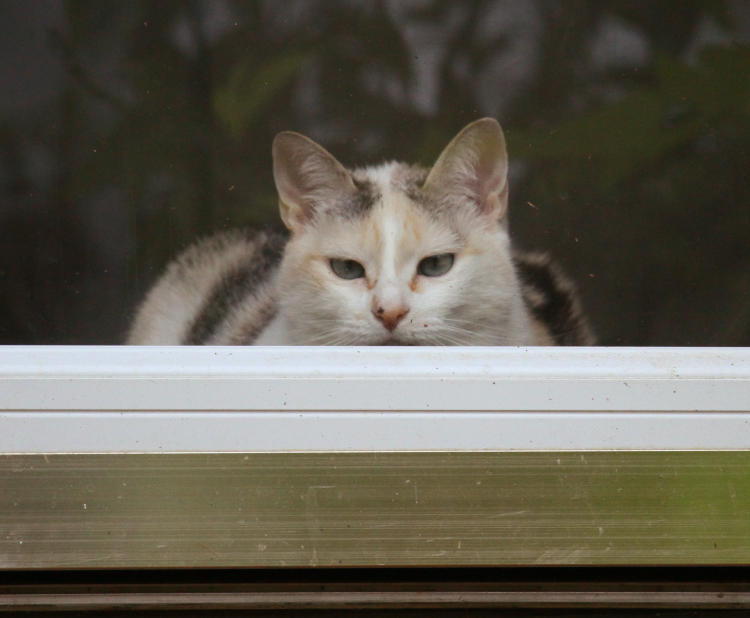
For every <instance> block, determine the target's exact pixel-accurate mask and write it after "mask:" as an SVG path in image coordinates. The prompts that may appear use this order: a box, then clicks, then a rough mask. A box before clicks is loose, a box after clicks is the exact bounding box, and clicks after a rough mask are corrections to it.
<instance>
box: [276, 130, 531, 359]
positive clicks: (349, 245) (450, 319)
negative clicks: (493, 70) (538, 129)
mask: <svg viewBox="0 0 750 618" xmlns="http://www.w3.org/2000/svg"><path fill="white" fill-rule="evenodd" d="M507 167H508V164H507V154H506V149H505V140H504V138H503V133H502V130H501V129H500V125H499V124H498V123H497V121H495V120H494V119H491V118H484V119H481V120H477V121H476V122H473V123H472V124H470V125H468V126H467V127H466V128H464V129H463V130H462V131H461V132H460V133H459V134H458V135H457V136H456V137H455V138H454V139H453V140H452V141H451V142H450V144H448V146H447V147H446V148H445V150H444V151H443V152H442V154H441V155H440V156H439V158H438V159H437V161H436V163H435V164H434V166H433V167H432V169H430V170H426V169H423V168H417V167H414V166H409V165H404V164H401V163H388V164H384V165H381V166H377V167H367V168H362V169H356V170H352V171H350V170H347V169H346V168H345V167H344V166H342V165H341V164H340V163H339V162H338V161H337V160H336V159H335V158H334V157H333V156H332V155H331V154H330V153H328V152H327V151H326V150H325V149H323V148H322V147H320V146H319V145H318V144H316V143H315V142H313V141H312V140H310V139H308V138H306V137H304V136H302V135H300V134H298V133H291V132H284V133H280V134H279V135H277V136H276V139H275V140H274V143H273V170H274V178H275V181H276V187H277V190H278V193H279V205H280V210H281V218H282V219H283V221H284V223H285V225H286V226H287V227H288V228H289V230H290V232H291V238H290V240H289V243H288V245H287V248H286V252H285V255H284V259H283V261H282V264H281V268H280V271H279V283H280V286H279V289H280V298H279V301H280V304H281V308H282V309H281V310H282V312H283V315H284V317H285V318H286V321H287V326H288V328H289V331H290V334H291V338H292V340H293V342H294V343H296V344H299V345H304V344H316V345H387V344H394V345H451V344H453V345H481V344H513V343H518V342H519V338H518V336H517V335H518V334H517V333H514V325H513V324H511V322H513V319H514V316H515V314H516V313H518V310H519V307H518V302H520V294H519V292H518V285H517V283H516V279H515V276H514V272H513V267H512V263H511V259H510V249H509V239H508V234H507V228H506V226H505V225H504V220H505V215H506V211H507V203H508V184H507ZM515 328H516V329H517V328H520V326H515Z"/></svg>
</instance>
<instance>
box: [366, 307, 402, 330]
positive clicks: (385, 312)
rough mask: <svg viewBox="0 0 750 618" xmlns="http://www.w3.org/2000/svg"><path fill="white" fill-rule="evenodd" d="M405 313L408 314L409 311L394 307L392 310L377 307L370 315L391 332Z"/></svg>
mask: <svg viewBox="0 0 750 618" xmlns="http://www.w3.org/2000/svg"><path fill="white" fill-rule="evenodd" d="M407 313H409V310H408V309H404V308H403V307H395V308H393V309H383V307H378V308H377V309H374V310H373V312H372V315H374V316H375V317H376V318H377V319H378V320H380V321H381V322H382V323H383V326H385V327H386V328H387V329H388V330H393V329H394V328H396V326H397V325H398V323H399V322H400V321H401V320H402V319H403V318H404V316H405V315H406V314H407Z"/></svg>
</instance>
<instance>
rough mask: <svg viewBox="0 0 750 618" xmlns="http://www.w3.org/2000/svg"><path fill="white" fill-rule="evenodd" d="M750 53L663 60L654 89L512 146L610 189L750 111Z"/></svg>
mask: <svg viewBox="0 0 750 618" xmlns="http://www.w3.org/2000/svg"><path fill="white" fill-rule="evenodd" d="M743 75H744V76H747V75H750V48H742V47H735V48H732V49H717V50H712V51H711V53H707V54H705V55H704V57H703V62H702V63H701V64H700V65H699V66H698V67H692V66H688V65H687V64H685V63H682V62H679V61H677V60H674V59H671V58H669V57H660V58H659V59H658V60H657V61H656V83H655V85H654V87H653V88H649V89H642V90H640V91H636V92H633V93H632V94H630V95H629V96H627V97H626V98H624V99H622V100H621V101H619V102H617V103H614V104H612V105H609V106H607V107H604V108H602V109H600V110H598V111H594V112H592V113H589V114H587V115H584V116H582V117H579V118H577V119H575V120H572V121H569V122H565V123H564V124H562V125H560V126H558V127H555V128H552V129H550V128H545V129H533V130H530V131H513V132H511V133H509V142H510V145H511V149H512V150H513V151H514V152H515V153H516V154H518V155H521V156H523V157H524V158H526V159H528V160H530V161H534V160H552V161H556V162H557V163H558V164H559V166H560V168H561V169H562V168H571V167H572V168H574V169H575V170H577V171H580V170H582V169H588V168H591V167H592V166H594V167H595V169H596V170H597V171H596V173H593V174H592V173H590V172H588V171H587V173H586V177H587V178H589V179H590V181H591V182H593V183H595V184H597V185H598V186H599V187H600V188H601V189H603V190H608V189H610V188H611V187H612V186H614V185H615V184H617V183H619V182H621V181H623V180H625V179H627V178H629V177H631V176H632V175H633V174H634V173H635V172H637V171H638V170H639V169H642V168H643V167H644V166H648V165H652V164H654V163H655V162H656V161H658V160H659V159H661V158H662V157H664V156H665V155H666V154H667V153H668V152H670V151H672V150H674V149H675V148H677V147H679V146H682V145H684V144H686V143H688V142H690V141H691V140H694V139H696V138H697V137H699V136H700V135H702V134H703V133H704V132H705V127H706V126H707V124H709V123H710V124H712V125H715V124H716V123H721V122H726V121H727V120H728V119H731V118H742V117H746V116H748V115H749V114H750V105H748V103H749V102H750V98H749V97H750V85H749V84H748V80H746V79H744V80H743V79H741V78H740V76H743Z"/></svg>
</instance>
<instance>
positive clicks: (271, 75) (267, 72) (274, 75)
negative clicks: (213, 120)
mask: <svg viewBox="0 0 750 618" xmlns="http://www.w3.org/2000/svg"><path fill="white" fill-rule="evenodd" d="M306 60H307V54H304V53H301V52H295V53H291V54H286V55H284V56H280V57H277V58H273V59H272V60H270V61H269V62H267V63H266V64H264V65H262V66H260V67H259V68H256V67H254V66H253V65H252V63H251V62H250V61H243V62H240V63H238V64H237V65H236V66H235V67H234V68H233V69H232V70H231V72H230V73H229V78H228V79H227V81H226V83H225V84H224V85H223V86H221V87H219V88H217V90H216V93H215V95H214V101H213V103H214V110H215V111H216V114H217V115H218V117H219V119H220V120H221V122H222V123H224V125H225V126H226V127H227V129H228V130H229V133H230V134H231V135H232V137H235V138H237V137H240V136H241V135H242V134H243V133H244V132H245V131H246V130H247V128H248V127H249V126H250V125H251V124H252V123H253V122H254V121H255V120H257V118H258V117H259V115H260V113H261V112H262V111H263V108H264V107H265V106H266V105H268V103H270V101H271V100H272V99H273V98H274V96H275V95H276V94H277V93H278V92H279V91H280V90H281V89H282V88H284V86H286V85H287V84H288V83H289V82H290V81H291V80H292V78H293V77H294V76H295V74H296V73H297V71H298V70H299V68H300V67H301V66H302V65H303V64H304V62H305V61H306Z"/></svg>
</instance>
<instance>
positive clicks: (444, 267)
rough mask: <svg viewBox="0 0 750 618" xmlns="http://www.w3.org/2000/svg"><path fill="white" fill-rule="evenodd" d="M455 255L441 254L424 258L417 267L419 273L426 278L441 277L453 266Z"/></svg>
mask: <svg viewBox="0 0 750 618" xmlns="http://www.w3.org/2000/svg"><path fill="white" fill-rule="evenodd" d="M454 257H455V256H454V255H453V253H441V254H440V255H431V256H429V257H426V258H424V259H423V260H422V261H421V262H420V263H419V266H417V272H418V273H419V274H420V275H424V276H425V277H439V276H440V275H444V274H445V273H447V272H448V271H449V270H450V269H451V267H452V266H453V259H454Z"/></svg>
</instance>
